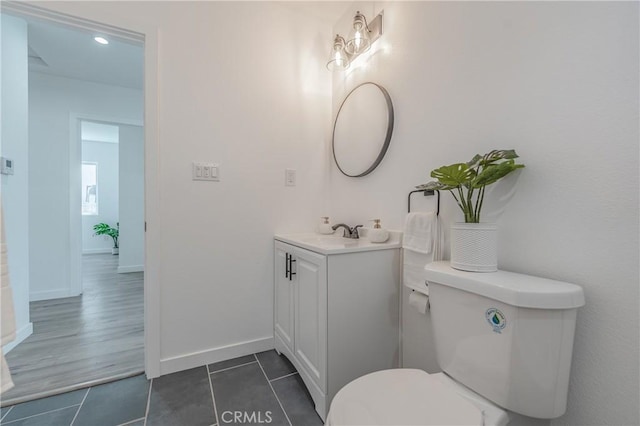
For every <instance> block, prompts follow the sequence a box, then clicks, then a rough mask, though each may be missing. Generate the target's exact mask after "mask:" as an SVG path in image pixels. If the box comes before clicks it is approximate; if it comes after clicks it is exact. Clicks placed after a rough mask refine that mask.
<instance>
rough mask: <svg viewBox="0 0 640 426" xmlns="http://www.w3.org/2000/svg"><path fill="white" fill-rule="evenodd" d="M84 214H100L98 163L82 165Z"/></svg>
mask: <svg viewBox="0 0 640 426" xmlns="http://www.w3.org/2000/svg"><path fill="white" fill-rule="evenodd" d="M82 214H83V215H90V216H96V215H97V214H98V163H86V162H83V163H82Z"/></svg>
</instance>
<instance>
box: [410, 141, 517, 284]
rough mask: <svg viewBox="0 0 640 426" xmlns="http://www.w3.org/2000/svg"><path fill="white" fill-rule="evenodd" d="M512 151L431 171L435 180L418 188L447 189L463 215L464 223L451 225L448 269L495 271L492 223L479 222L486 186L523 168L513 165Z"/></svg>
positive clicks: (493, 229) (496, 265) (514, 153)
mask: <svg viewBox="0 0 640 426" xmlns="http://www.w3.org/2000/svg"><path fill="white" fill-rule="evenodd" d="M516 158H518V154H516V152H515V151H514V150H513V149H508V150H493V151H490V152H488V153H486V154H484V155H478V154H476V155H475V156H474V157H473V158H472V159H471V161H469V162H467V163H455V164H451V165H448V166H442V167H439V168H437V169H435V170H432V171H431V177H432V178H435V179H436V180H434V181H431V182H428V183H425V184H423V185H419V186H417V187H416V188H418V189H421V190H439V191H442V190H447V191H449V192H450V193H451V195H453V198H454V199H455V200H456V203H457V204H458V207H460V209H461V210H462V213H463V214H464V223H454V224H453V225H452V226H451V266H452V267H453V268H456V269H462V270H465V271H473V272H492V271H496V270H497V269H498V261H497V235H496V225H495V224H494V223H481V222H480V214H481V212H482V205H483V202H484V195H485V190H486V187H487V186H489V185H491V184H493V183H495V182H497V181H498V180H500V179H502V178H503V177H505V176H507V175H508V174H509V173H511V172H513V171H515V170H517V169H520V168H522V167H524V165H523V164H516V162H515V159H516Z"/></svg>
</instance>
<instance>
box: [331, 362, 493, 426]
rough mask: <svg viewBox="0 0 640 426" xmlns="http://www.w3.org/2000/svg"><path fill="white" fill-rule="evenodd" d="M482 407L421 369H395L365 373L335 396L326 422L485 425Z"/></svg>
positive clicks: (338, 424) (342, 425)
mask: <svg viewBox="0 0 640 426" xmlns="http://www.w3.org/2000/svg"><path fill="white" fill-rule="evenodd" d="M483 424H484V422H483V414H482V411H481V410H480V409H479V408H478V407H477V406H476V405H474V404H472V403H471V402H470V401H469V400H467V399H466V398H464V397H462V396H461V395H460V394H459V393H457V392H456V391H455V390H454V389H453V388H452V387H451V386H447V385H446V384H444V383H443V382H442V381H441V380H438V378H436V377H434V375H430V374H428V373H426V372H424V371H422V370H415V369H408V368H407V369H405V368H401V369H393V370H383V371H377V372H375V373H371V374H367V375H366V376H362V377H360V378H358V379H356V380H354V381H352V382H351V383H349V384H348V385H346V386H345V387H343V388H342V389H341V390H340V391H339V392H338V393H337V394H336V396H335V397H334V398H333V401H332V402H331V409H330V411H329V414H328V415H327V422H326V425H327V426H329V425H330V426H346V425H371V426H373V425H376V426H377V425H380V426H382V425H394V426H398V425H478V426H481V425H483Z"/></svg>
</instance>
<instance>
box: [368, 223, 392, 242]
mask: <svg viewBox="0 0 640 426" xmlns="http://www.w3.org/2000/svg"><path fill="white" fill-rule="evenodd" d="M372 221H373V229H367V237H369V241H371V242H372V243H384V242H385V241H387V240H388V239H389V231H387V230H386V229H382V226H381V225H380V219H373V220H372Z"/></svg>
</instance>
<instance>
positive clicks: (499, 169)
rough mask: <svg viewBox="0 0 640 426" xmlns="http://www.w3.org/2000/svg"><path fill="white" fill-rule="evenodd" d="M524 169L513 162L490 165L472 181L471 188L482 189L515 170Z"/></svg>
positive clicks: (521, 165)
mask: <svg viewBox="0 0 640 426" xmlns="http://www.w3.org/2000/svg"><path fill="white" fill-rule="evenodd" d="M522 167H524V165H523V164H515V161H514V160H507V161H504V162H502V163H499V164H490V165H488V166H486V167H485V169H484V170H482V172H480V174H479V175H478V176H477V177H476V178H475V179H474V180H473V182H472V186H473V188H482V187H483V186H487V185H491V184H492V183H494V182H496V181H498V180H500V179H502V178H503V177H505V176H506V175H508V174H509V173H511V172H513V171H514V170H516V169H520V168H522Z"/></svg>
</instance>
